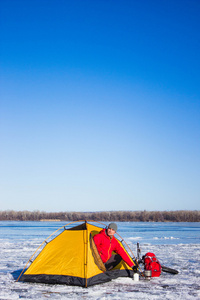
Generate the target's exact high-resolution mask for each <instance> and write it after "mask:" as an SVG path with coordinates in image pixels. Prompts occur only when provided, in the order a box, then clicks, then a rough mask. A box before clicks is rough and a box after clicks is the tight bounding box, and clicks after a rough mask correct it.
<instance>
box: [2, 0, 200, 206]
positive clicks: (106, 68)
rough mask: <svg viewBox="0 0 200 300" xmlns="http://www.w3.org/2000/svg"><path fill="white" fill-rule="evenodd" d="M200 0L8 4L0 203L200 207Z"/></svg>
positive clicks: (47, 0)
mask: <svg viewBox="0 0 200 300" xmlns="http://www.w3.org/2000/svg"><path fill="white" fill-rule="evenodd" d="M199 13H200V2H199V1H198V0H196V1H195V0H188V1H185V0H181V1H172V0H167V1H165V0H163V1H157V0H155V1H154V0H152V1H147V0H141V1H134V0H132V1H126V0H125V1H119V0H118V1H116V0H115V1H114V0H113V1H112V0H105V1H104V0H101V1H100V0H96V1H92V0H90V1H89V0H85V1H77V0H74V1H68V0H65V1H64V0H57V1H53V0H40V1H37V0H34V1H33V0H30V1H25V0H23V1H22V0H21V1H20V0H19V1H11V0H1V1H0V20H1V21H0V43H1V45H0V59H1V63H0V75H1V79H0V80H1V88H0V89H1V90H0V98H1V100H0V141H1V147H0V182H1V184H0V210H7V209H9V210H10V209H11V210H12V209H13V210H44V211H105V210H145V209H146V210H185V209H189V210H196V209H200V204H199V203H200V184H199V183H200V155H199V153H200V76H199V70H200V59H199V57H200V56H199V53H200V37H199V28H200V21H199Z"/></svg>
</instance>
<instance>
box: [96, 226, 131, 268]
mask: <svg viewBox="0 0 200 300" xmlns="http://www.w3.org/2000/svg"><path fill="white" fill-rule="evenodd" d="M94 242H95V244H96V246H97V250H98V251H99V254H100V256H101V259H102V261H103V263H105V262H107V260H108V259H109V258H110V257H111V256H112V251H115V252H116V253H117V254H119V255H120V256H121V258H122V259H123V260H124V261H125V262H126V263H127V265H129V267H132V266H134V263H133V261H132V260H131V259H130V258H129V256H128V255H127V253H126V252H125V251H124V249H123V248H122V247H121V245H120V244H119V242H118V240H117V239H116V238H115V237H114V236H113V237H112V238H111V237H109V236H108V235H107V234H106V229H103V230H101V231H100V232H99V233H98V234H96V235H95V236H94Z"/></svg>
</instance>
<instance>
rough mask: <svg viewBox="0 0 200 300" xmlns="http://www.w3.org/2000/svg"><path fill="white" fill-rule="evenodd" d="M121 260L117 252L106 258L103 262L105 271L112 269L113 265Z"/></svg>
mask: <svg viewBox="0 0 200 300" xmlns="http://www.w3.org/2000/svg"><path fill="white" fill-rule="evenodd" d="M121 260H122V258H121V256H120V255H119V254H114V255H112V256H111V258H109V260H107V262H106V263H105V267H106V270H107V271H110V270H112V269H113V268H114V267H116V266H117V265H118V264H119V263H120V261H121Z"/></svg>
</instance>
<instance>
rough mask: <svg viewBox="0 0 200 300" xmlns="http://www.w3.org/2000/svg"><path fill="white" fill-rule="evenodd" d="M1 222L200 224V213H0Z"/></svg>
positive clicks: (180, 211) (179, 211)
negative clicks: (78, 221) (81, 221)
mask: <svg viewBox="0 0 200 300" xmlns="http://www.w3.org/2000/svg"><path fill="white" fill-rule="evenodd" d="M0 220H1V221H46V220H48V221H77V220H94V221H108V222H109V221H115V222H117V221H118V222H200V211H197V210H195V211H192V210H178V211H146V210H144V211H102V212H43V211H14V210H6V211H0Z"/></svg>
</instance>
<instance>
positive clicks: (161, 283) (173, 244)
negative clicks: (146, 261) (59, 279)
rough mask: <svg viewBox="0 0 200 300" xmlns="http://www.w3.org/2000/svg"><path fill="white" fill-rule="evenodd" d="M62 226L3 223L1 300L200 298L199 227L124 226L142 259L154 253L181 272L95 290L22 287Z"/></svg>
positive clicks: (115, 282) (123, 232)
mask: <svg viewBox="0 0 200 300" xmlns="http://www.w3.org/2000/svg"><path fill="white" fill-rule="evenodd" d="M63 225H64V223H61V222H6V221H4V222H3V221H2V222H0V229H1V231H0V244H1V247H0V257H1V260H0V300H3V299H6V300H12V299H13V300H14V299H112V300H114V299H120V300H121V299H153V300H154V299H159V300H160V299H182V300H183V299H200V224H199V223H131V222H130V223H128V222H127V223H118V227H119V234H120V235H121V236H122V237H123V238H124V239H125V240H126V242H127V243H128V244H129V246H130V248H131V250H132V251H133V253H135V254H136V243H137V242H139V243H140V246H141V249H142V254H145V253H146V252H148V251H151V252H154V253H155V254H156V255H157V257H158V259H159V261H160V262H161V264H162V265H165V266H167V267H171V268H173V269H176V270H178V271H179V274H177V275H172V274H169V273H165V272H162V274H161V276H160V277H159V278H152V279H151V280H150V281H146V280H144V279H143V278H140V280H139V282H135V281H133V280H132V279H131V278H118V279H115V280H112V281H111V282H108V283H104V284H101V285H96V286H92V287H89V288H81V287H73V286H65V285H47V284H35V283H34V284H33V283H23V282H16V281H15V279H16V278H17V276H18V275H19V272H20V270H21V269H23V268H24V266H25V264H26V263H27V261H28V260H29V258H30V257H31V255H32V254H33V253H34V252H35V250H36V249H37V248H38V246H39V245H40V244H41V243H42V242H43V241H44V239H46V238H47V237H48V236H49V235H50V234H51V233H52V232H54V231H55V230H56V229H58V228H59V227H61V226H63Z"/></svg>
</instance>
